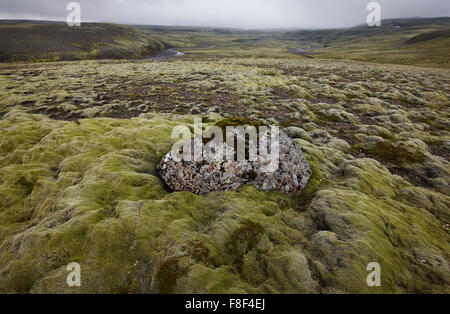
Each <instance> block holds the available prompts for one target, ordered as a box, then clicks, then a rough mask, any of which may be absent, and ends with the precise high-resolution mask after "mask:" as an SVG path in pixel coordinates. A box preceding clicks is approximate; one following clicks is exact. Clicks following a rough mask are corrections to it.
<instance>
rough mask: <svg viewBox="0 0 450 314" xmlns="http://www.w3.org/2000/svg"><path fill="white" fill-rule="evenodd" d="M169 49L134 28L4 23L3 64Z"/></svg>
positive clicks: (0, 30)
mask: <svg viewBox="0 0 450 314" xmlns="http://www.w3.org/2000/svg"><path fill="white" fill-rule="evenodd" d="M164 49H165V44H164V43H162V42H160V41H157V40H154V39H152V38H151V37H150V36H149V35H148V34H146V33H144V32H143V31H141V30H139V29H137V28H136V27H133V26H127V25H117V24H101V23H83V24H82V26H81V27H69V26H67V24H65V23H63V22H42V21H17V20H14V21H10V20H0V61H3V62H5V61H6V62H10V61H64V60H83V59H123V58H129V59H133V58H142V57H145V56H151V55H154V54H156V53H158V52H160V51H162V50H164Z"/></svg>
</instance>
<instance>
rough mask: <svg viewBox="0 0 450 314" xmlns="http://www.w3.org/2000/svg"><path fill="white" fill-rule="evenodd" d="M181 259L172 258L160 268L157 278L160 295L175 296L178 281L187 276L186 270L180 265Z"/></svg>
mask: <svg viewBox="0 0 450 314" xmlns="http://www.w3.org/2000/svg"><path fill="white" fill-rule="evenodd" d="M180 259H181V257H172V258H170V259H168V260H167V261H164V262H163V263H162V264H161V265H160V266H159V269H158V273H157V274H156V277H155V278H156V279H157V280H158V290H159V292H160V293H162V294H173V293H174V291H175V287H176V284H177V280H178V279H179V278H180V277H182V276H184V275H185V274H186V270H185V269H183V268H181V267H180V265H179V261H180Z"/></svg>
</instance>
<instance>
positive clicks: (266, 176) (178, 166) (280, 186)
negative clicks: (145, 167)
mask: <svg viewBox="0 0 450 314" xmlns="http://www.w3.org/2000/svg"><path fill="white" fill-rule="evenodd" d="M191 144H192V146H194V144H195V143H194V140H193V141H192V143H191ZM223 146H224V149H226V150H229V149H230V148H229V147H228V146H227V145H226V144H225V143H224V144H223ZM191 159H192V160H191V161H183V160H182V161H175V160H174V158H173V156H172V152H169V153H168V154H167V155H166V156H164V158H163V159H162V160H161V161H160V163H159V164H158V166H157V168H156V170H157V173H158V175H159V176H160V177H161V179H162V180H163V181H164V182H165V183H166V184H167V186H168V187H169V188H170V190H172V191H175V192H180V191H188V192H192V193H196V194H200V195H205V194H208V193H210V192H213V191H232V190H236V189H237V188H238V187H240V186H241V185H244V184H249V185H254V186H256V187H257V188H259V189H261V190H264V191H281V192H283V193H285V194H287V195H290V196H295V195H299V194H300V193H301V192H302V190H303V189H304V188H305V187H306V185H307V183H308V180H309V178H310V177H311V168H310V166H309V163H308V161H307V160H306V159H305V157H304V156H303V154H302V150H301V148H300V147H299V146H298V145H297V144H296V143H294V142H293V141H292V140H291V139H290V138H289V137H288V136H287V135H286V133H284V132H283V131H280V133H279V163H278V167H275V168H274V170H275V171H274V172H272V171H271V172H266V171H265V170H264V168H265V167H266V166H267V163H268V162H270V161H268V162H264V161H263V160H261V159H260V158H258V160H256V161H249V160H243V161H230V160H226V159H225V158H224V159H223V160H222V161H219V162H217V161H215V162H207V161H205V160H202V161H194V160H193V159H194V158H193V153H192V158H191Z"/></svg>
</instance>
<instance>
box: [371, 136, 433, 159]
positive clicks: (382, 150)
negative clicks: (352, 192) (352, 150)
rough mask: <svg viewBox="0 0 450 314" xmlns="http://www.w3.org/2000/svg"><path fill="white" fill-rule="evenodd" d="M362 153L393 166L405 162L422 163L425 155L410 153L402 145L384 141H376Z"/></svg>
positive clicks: (418, 152)
mask: <svg viewBox="0 0 450 314" xmlns="http://www.w3.org/2000/svg"><path fill="white" fill-rule="evenodd" d="M362 151H364V152H365V153H366V154H368V155H369V156H370V157H373V158H375V159H377V160H381V161H383V162H388V163H392V164H394V165H401V164H403V163H407V162H411V163H416V162H423V161H424V160H425V155H423V154H422V152H420V151H417V152H411V151H409V150H407V149H406V148H405V147H404V145H402V143H392V142H390V141H386V140H384V141H378V142H377V143H376V144H375V145H374V146H371V147H369V148H366V149H364V148H363V149H362Z"/></svg>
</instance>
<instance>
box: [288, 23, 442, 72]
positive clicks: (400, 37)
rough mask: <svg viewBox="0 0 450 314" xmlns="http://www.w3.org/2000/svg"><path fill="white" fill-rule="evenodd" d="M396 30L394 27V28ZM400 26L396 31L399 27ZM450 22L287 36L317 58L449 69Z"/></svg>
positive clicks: (314, 32)
mask: <svg viewBox="0 0 450 314" xmlns="http://www.w3.org/2000/svg"><path fill="white" fill-rule="evenodd" d="M396 26H397V27H396ZM398 26H399V27H398ZM437 31H444V34H442V36H439V37H437V38H433V37H432V36H430V39H429V40H427V39H428V38H426V37H427V36H424V38H423V39H425V40H422V41H421V42H416V43H414V44H408V41H409V40H411V39H412V38H414V37H416V36H420V35H423V34H425V35H426V34H430V33H431V34H432V33H433V32H437ZM449 32H450V18H436V19H401V20H386V21H383V23H382V26H381V27H374V28H369V27H366V26H363V27H355V28H352V29H344V30H323V31H301V32H295V33H289V34H286V35H285V36H284V37H285V38H287V39H291V40H292V39H296V40H299V41H301V42H302V43H304V44H306V45H307V46H308V45H310V46H319V47H326V48H325V49H315V50H314V49H310V50H309V53H310V54H311V55H312V56H314V57H318V58H326V59H345V60H355V61H363V62H376V63H390V64H405V65H417V66H431V67H445V68H448V67H450V61H449V58H448V56H449V54H450V48H449V47H450V33H449Z"/></svg>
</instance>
